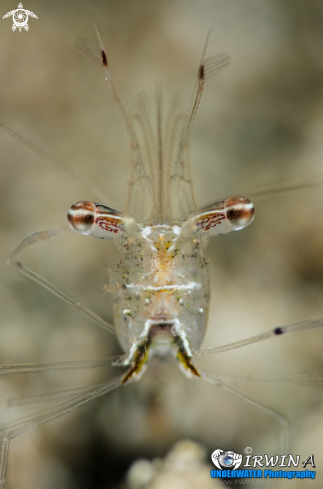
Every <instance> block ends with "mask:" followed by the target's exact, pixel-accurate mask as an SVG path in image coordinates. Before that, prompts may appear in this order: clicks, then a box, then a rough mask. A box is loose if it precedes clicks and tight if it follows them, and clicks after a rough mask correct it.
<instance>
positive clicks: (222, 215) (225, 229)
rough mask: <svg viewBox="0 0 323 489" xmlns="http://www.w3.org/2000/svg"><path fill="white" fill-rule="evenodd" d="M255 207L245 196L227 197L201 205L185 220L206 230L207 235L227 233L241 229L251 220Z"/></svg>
mask: <svg viewBox="0 0 323 489" xmlns="http://www.w3.org/2000/svg"><path fill="white" fill-rule="evenodd" d="M254 216H255V208H254V206H253V204H252V202H250V200H249V199H246V198H245V197H229V198H228V199H226V200H220V201H219V202H215V203H214V204H211V205H208V206H207V207H203V208H202V209H200V210H199V211H197V213H196V214H194V215H193V216H191V218H190V219H189V220H188V221H187V222H188V223H189V222H190V223H192V222H193V223H194V224H195V225H196V226H197V228H198V229H203V231H207V232H208V233H209V236H219V235H220V234H228V233H231V231H238V230H239V229H243V228H245V227H246V226H248V224H250V223H251V222H252V221H253V218H254Z"/></svg>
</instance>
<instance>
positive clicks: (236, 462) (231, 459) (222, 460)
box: [211, 448, 242, 470]
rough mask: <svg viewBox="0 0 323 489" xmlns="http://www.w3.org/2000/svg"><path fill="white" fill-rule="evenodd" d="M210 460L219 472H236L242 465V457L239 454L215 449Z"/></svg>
mask: <svg viewBox="0 0 323 489" xmlns="http://www.w3.org/2000/svg"><path fill="white" fill-rule="evenodd" d="M211 460H212V462H213V463H214V465H215V466H216V467H217V468H218V469H220V470H228V469H229V470H236V469H237V468H238V467H240V465H241V464H242V455H241V454H240V453H236V452H232V451H227V452H224V451H223V450H221V448H217V449H216V450H214V452H213V453H212V454H211Z"/></svg>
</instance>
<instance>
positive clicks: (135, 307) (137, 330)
mask: <svg viewBox="0 0 323 489" xmlns="http://www.w3.org/2000/svg"><path fill="white" fill-rule="evenodd" d="M119 243H120V244H119V247H120V251H121V259H120V263H119V264H118V266H117V269H116V272H115V273H114V275H113V279H112V284H111V285H112V291H113V292H112V293H113V298H114V320H115V326H116V328H117V333H118V336H119V340H120V342H121V345H122V346H123V348H124V349H125V350H126V351H128V350H129V349H131V347H132V346H133V344H137V343H139V342H141V341H143V340H144V339H146V338H147V337H149V341H150V344H151V346H152V347H159V346H161V345H163V346H164V345H165V344H167V345H172V344H174V337H175V338H176V337H180V338H182V340H183V341H185V342H186V344H187V348H189V349H193V350H196V349H198V348H199V346H200V345H201V343H202V340H203V337H204V334H205V330H206V324H207V316H208V308H209V273H208V265H207V261H206V259H205V257H204V246H203V245H202V244H201V240H200V239H198V230H197V229H194V227H193V226H183V227H180V226H178V225H174V226H167V225H157V226H152V227H151V226H146V227H144V228H143V229H141V230H139V229H138V230H136V232H133V233H132V234H128V235H126V236H125V237H124V238H122V239H121V240H120V242H119ZM188 345H189V346H188Z"/></svg>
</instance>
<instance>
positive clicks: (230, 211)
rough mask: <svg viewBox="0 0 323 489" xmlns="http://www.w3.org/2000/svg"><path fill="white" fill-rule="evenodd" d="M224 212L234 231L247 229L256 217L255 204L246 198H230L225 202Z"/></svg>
mask: <svg viewBox="0 0 323 489" xmlns="http://www.w3.org/2000/svg"><path fill="white" fill-rule="evenodd" d="M224 210H225V215H226V217H227V219H228V221H229V222H230V224H231V226H232V230H233V231H238V230H239V229H242V228H245V227H246V226H248V224H250V223H251V222H252V221H253V218H254V217H255V208H254V206H253V203H252V202H250V200H249V199H246V198H245V197H229V198H228V199H227V200H226V201H225V204H224Z"/></svg>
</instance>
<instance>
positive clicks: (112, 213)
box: [67, 200, 130, 239]
mask: <svg viewBox="0 0 323 489" xmlns="http://www.w3.org/2000/svg"><path fill="white" fill-rule="evenodd" d="M67 219H68V222H69V224H70V226H71V227H72V228H73V229H74V231H76V232H77V233H80V234H87V235H91V236H94V237H95V238H101V239H111V238H115V237H116V236H117V235H118V234H120V233H122V232H123V231H124V223H125V218H124V217H123V215H122V213H121V212H119V211H116V210H115V209H111V208H110V207H106V206H105V205H101V204H95V203H94V202H88V201H87V200H83V201H82V202H76V204H73V205H72V207H71V208H70V210H69V211H68V215H67ZM128 221H129V218H128ZM129 222H130V221H129Z"/></svg>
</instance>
